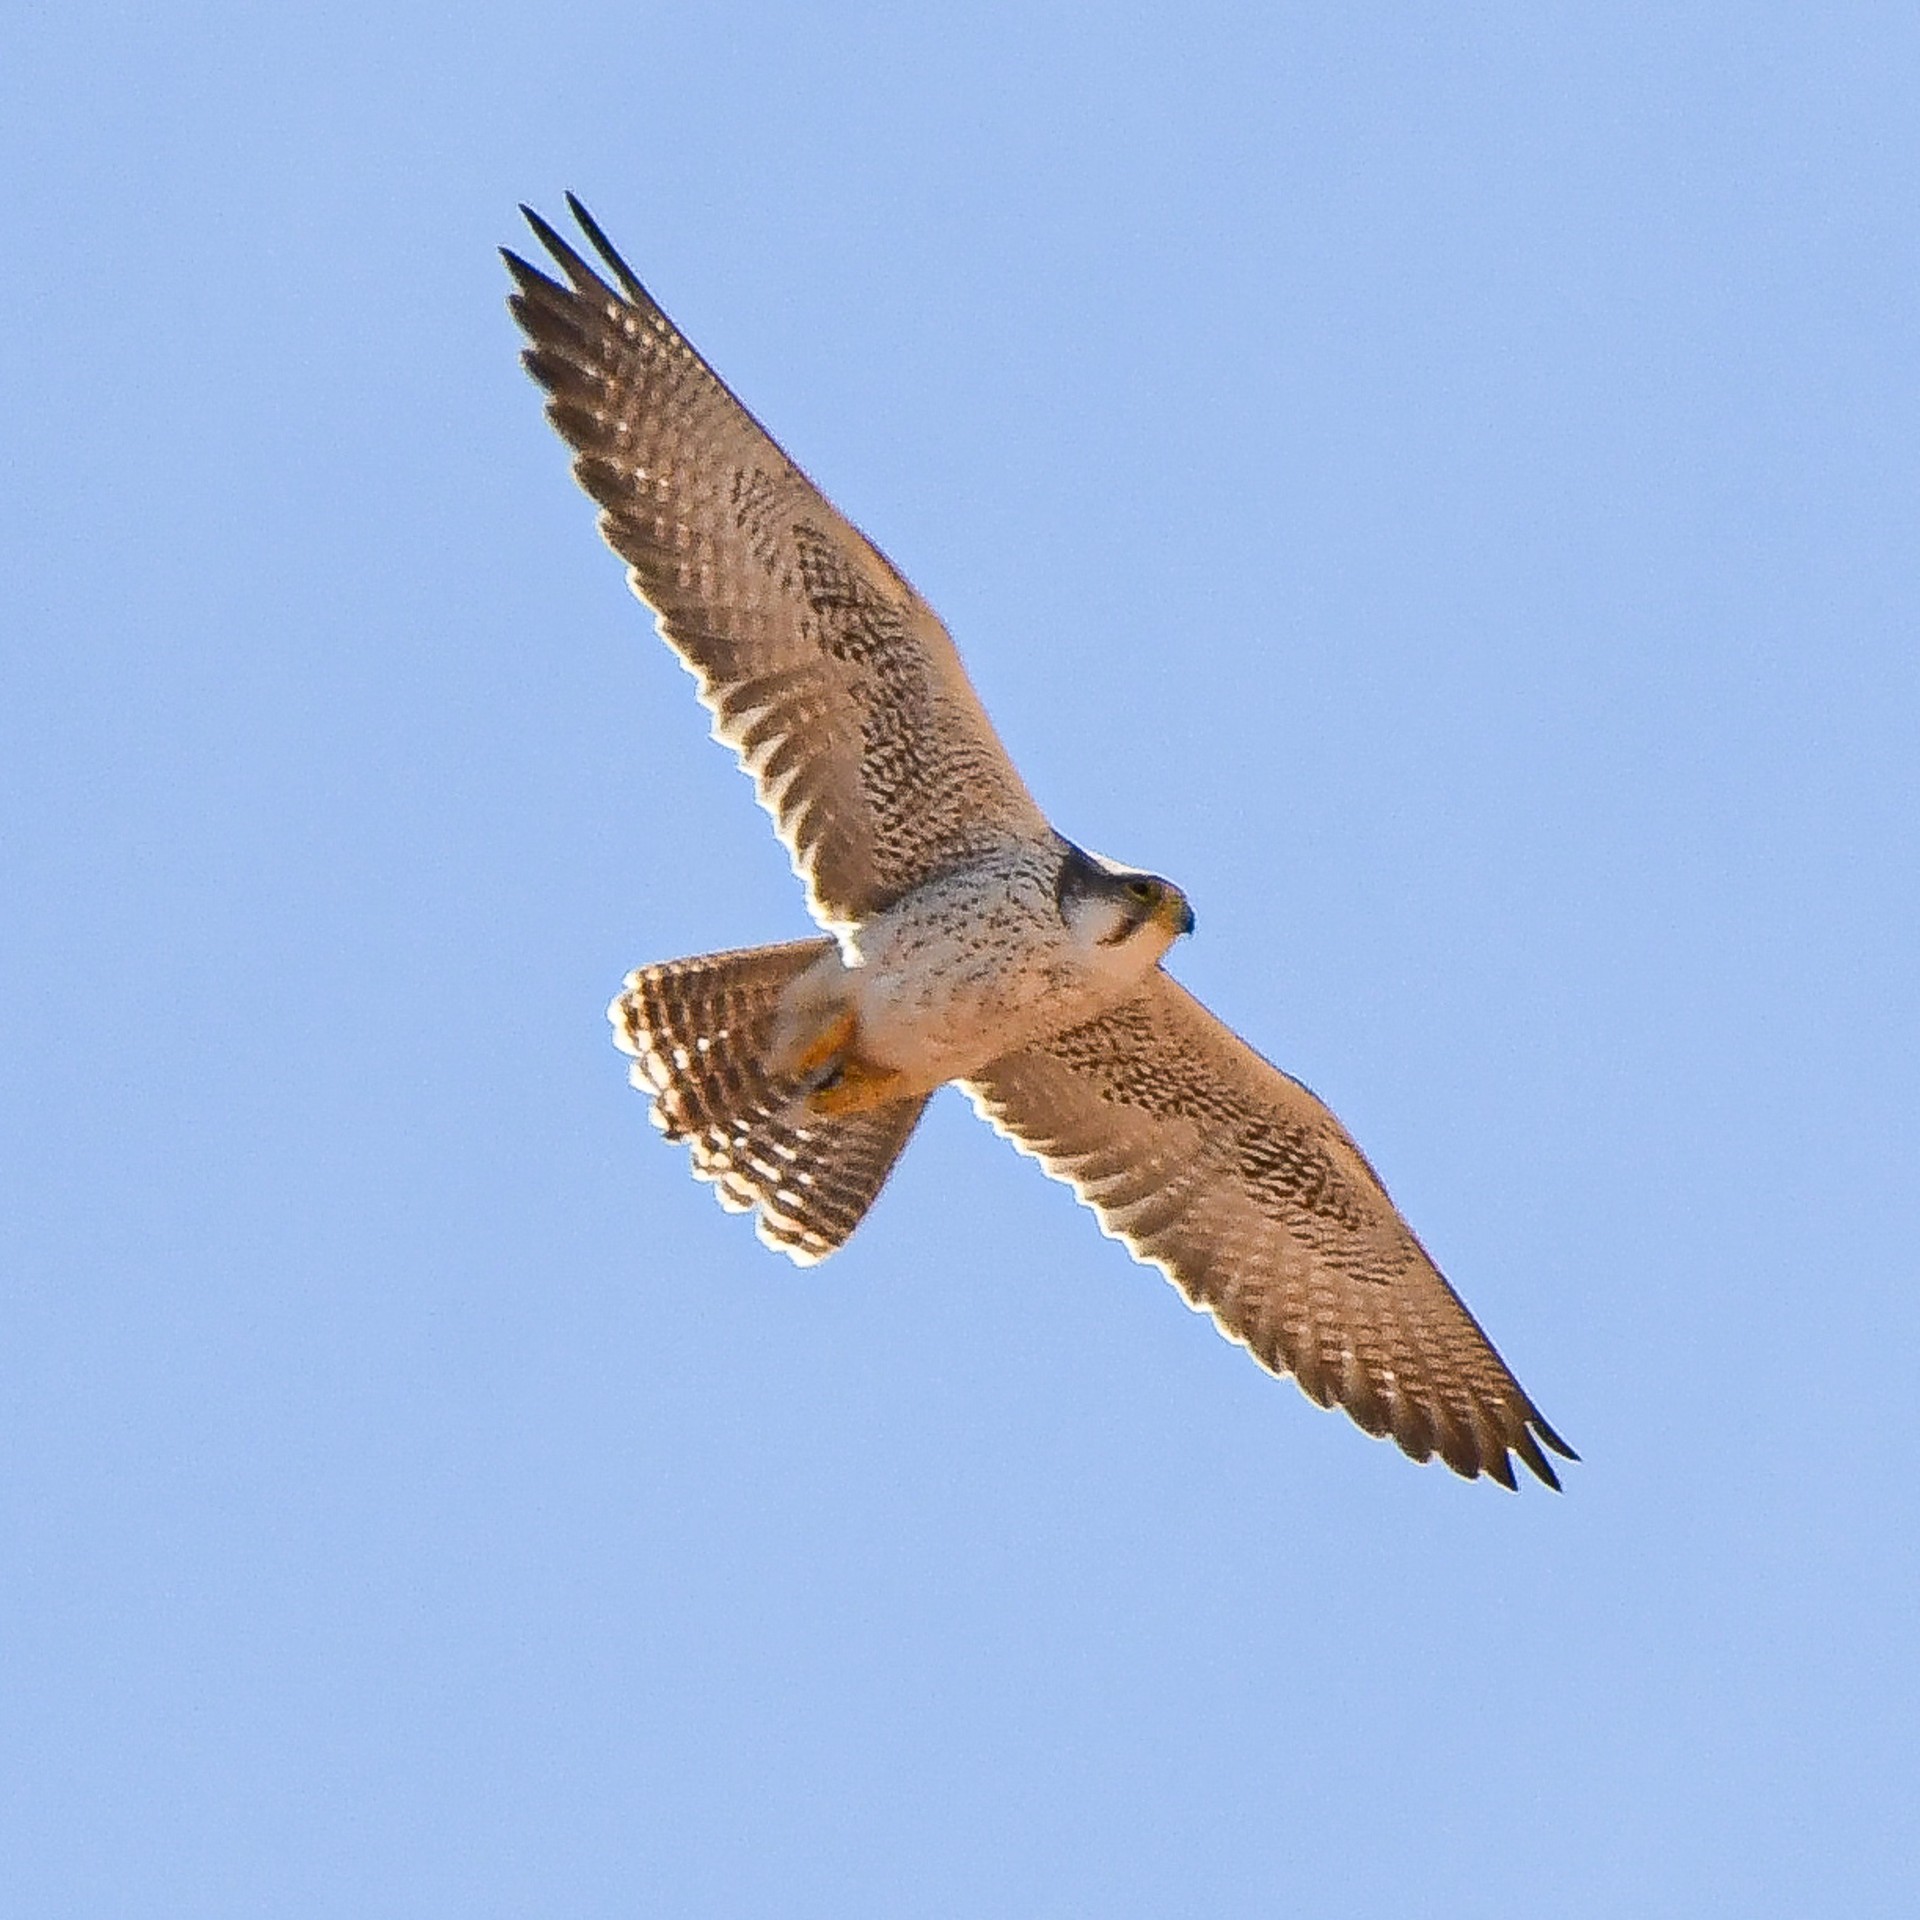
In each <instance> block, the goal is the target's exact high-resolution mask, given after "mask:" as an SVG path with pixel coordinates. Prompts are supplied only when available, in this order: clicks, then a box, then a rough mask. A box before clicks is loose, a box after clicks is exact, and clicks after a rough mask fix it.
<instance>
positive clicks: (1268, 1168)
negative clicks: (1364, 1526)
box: [967, 969, 1575, 1487]
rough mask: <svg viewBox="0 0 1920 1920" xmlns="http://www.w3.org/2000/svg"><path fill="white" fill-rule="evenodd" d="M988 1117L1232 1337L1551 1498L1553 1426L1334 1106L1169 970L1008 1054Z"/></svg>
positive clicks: (1556, 1446) (1314, 1383)
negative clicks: (1525, 1475)
mask: <svg viewBox="0 0 1920 1920" xmlns="http://www.w3.org/2000/svg"><path fill="white" fill-rule="evenodd" d="M967 1090H968V1092H969V1093H970V1094H971V1095H972V1097H973V1101H974V1104H975V1105H976V1106H977V1107H978V1108H979V1110H980V1112H981V1114H982V1115H983V1116H984V1117H985V1118H986V1119H987V1120H988V1121H989V1122H991V1123H992V1125H993V1126H994V1127H995V1128H996V1129H997V1130H998V1131H999V1132H1001V1133H1003V1134H1005V1135H1006V1136H1007V1137H1008V1138H1009V1139H1010V1140H1011V1141H1012V1142H1013V1143H1014V1145H1015V1146H1017V1147H1019V1148H1020V1149H1021V1151H1022V1152H1024V1153H1029V1154H1031V1155H1033V1157H1034V1158H1035V1159H1037V1160H1038V1161H1039V1162H1040V1163H1041V1165H1042V1166H1044V1167H1045V1168H1046V1170H1047V1171H1048V1172H1049V1173H1050V1174H1052V1175H1053V1176H1054V1177H1055V1178H1056V1179H1058V1180H1064V1181H1065V1182H1066V1183H1067V1184H1068V1185H1069V1186H1071V1187H1072V1188H1073V1190H1074V1192H1075V1193H1077V1194H1078V1195H1079V1197H1080V1198H1081V1199H1082V1200H1083V1201H1085V1203H1086V1204H1087V1205H1088V1206H1089V1207H1091V1208H1092V1209H1093V1211H1094V1212H1095V1214H1096V1215H1098V1217H1099V1220H1100V1224H1101V1226H1102V1228H1103V1229H1104V1230H1105V1231H1106V1232H1107V1233H1109V1234H1111V1235H1112V1236H1113V1237H1114V1238H1116V1239H1118V1240H1122V1241H1124V1242H1125V1243H1126V1245H1127V1246H1128V1247H1129V1248H1130V1249H1131V1250H1132V1251H1133V1253H1134V1255H1135V1256H1136V1257H1137V1258H1138V1259H1141V1260H1145V1261H1150V1262H1151V1263H1153V1264H1154V1265H1156V1266H1158V1267H1160V1268H1161V1269H1162V1270H1163V1271H1164V1272H1165V1273H1166V1274H1167V1275H1168V1277H1169V1278H1170V1279H1171V1280H1172V1281H1173V1282H1174V1284H1175V1285H1176V1286H1177V1287H1179V1289H1180V1291H1181V1292H1182V1293H1183V1294H1185V1295H1186V1297H1187V1299H1188V1301H1189V1302H1190V1303H1191V1304H1192V1305H1193V1306H1194V1307H1196V1308H1205V1309H1206V1311H1207V1312H1209V1313H1211V1314H1212V1315H1213V1317H1214V1319H1215V1320H1216V1321H1217V1322H1218V1324H1219V1327H1220V1330H1221V1331H1222V1332H1223V1333H1224V1334H1226V1335H1227V1337H1228V1338H1229V1339H1232V1340H1237V1341H1239V1342H1241V1343H1242V1344H1243V1345H1244V1346H1246V1347H1248V1348H1249V1349H1251V1351H1252V1352H1253V1354H1254V1356H1255V1358H1256V1359H1258V1360H1259V1361H1260V1362H1261V1363H1262V1364H1263V1365H1265V1366H1267V1367H1270V1368H1272V1370H1273V1371H1274V1372H1275V1373H1291V1374H1292V1375H1293V1376H1294V1378H1295V1379H1296V1380H1298V1381H1299V1383H1300V1385H1301V1386H1302V1387H1303V1388H1305V1390H1306V1391H1307V1393H1308V1394H1310V1395H1311V1396H1312V1397H1313V1398H1314V1399H1315V1400H1317V1401H1318V1402H1319V1403H1320V1404H1321V1405H1322V1406H1323V1407H1324V1406H1328V1405H1330V1404H1331V1403H1332V1402H1334V1401H1336V1400H1337V1401H1338V1402H1339V1403H1340V1404H1341V1405H1342V1406H1343V1407H1345V1408H1346V1410H1347V1411H1348V1412H1349V1413H1350V1414H1351V1415H1352V1416H1353V1417H1354V1419H1355V1420H1356V1421H1358V1422H1359V1424H1360V1425H1361V1426H1362V1427H1364V1428H1365V1429H1366V1430H1367V1432H1369V1433H1372V1434H1385V1433H1391V1434H1392V1435H1393V1437H1394V1438H1395V1439H1396V1440H1397V1441H1398V1442H1399V1443H1400V1445H1401V1446H1402V1447H1403V1448H1404V1449H1405V1450H1406V1451H1407V1452H1408V1453H1409V1454H1411V1455H1412V1456H1413V1458H1414V1459H1416V1460H1425V1459H1427V1458H1429V1457H1430V1456H1431V1455H1433V1454H1435V1453H1438V1454H1439V1455H1440V1457H1441V1458H1442V1459H1443V1460H1444V1461H1446V1463H1447V1465H1448V1466H1450V1467H1451V1468H1453V1470H1454V1471H1455V1472H1456V1473H1459V1474H1464V1475H1465V1476H1466V1477H1467V1478H1469V1479H1471V1478H1473V1477H1474V1476H1475V1475H1476V1474H1481V1473H1486V1474H1491V1475H1492V1476H1493V1478H1494V1479H1496V1480H1498V1481H1500V1482H1501V1484H1502V1485H1504V1486H1507V1487H1511V1486H1512V1485H1513V1484H1514V1477H1513V1466H1512V1463H1511V1462H1510V1461H1509V1459H1508V1457H1507V1456H1508V1453H1509V1451H1511V1452H1513V1453H1517V1454H1518V1455H1519V1456H1520V1458H1521V1459H1522V1460H1524V1461H1525V1462H1526V1463H1527V1465H1528V1466H1529V1467H1530V1468H1531V1469H1532V1470H1533V1472H1534V1473H1535V1474H1537V1475H1538V1476H1539V1477H1540V1478H1541V1479H1542V1480H1544V1481H1545V1482H1546V1483H1547V1484H1548V1485H1549V1486H1552V1487H1557V1486H1558V1485H1559V1484H1560V1482H1559V1480H1558V1478H1557V1477H1556V1476H1555V1474H1554V1471H1553V1468H1552V1467H1551V1466H1550V1465H1549V1464H1548V1462H1547V1459H1546V1456H1545V1454H1543V1453H1542V1452H1541V1445H1542V1444H1544V1445H1545V1446H1547V1447H1550V1448H1551V1449H1552V1450H1553V1451H1554V1452H1555V1453H1558V1454H1561V1455H1562V1456H1564V1457H1565V1458H1567V1459H1569V1460H1571V1459H1573V1458H1574V1457H1575V1455H1574V1454H1573V1452H1572V1450H1571V1449H1570V1448H1569V1447H1568V1446H1567V1444H1566V1442H1565V1441H1563V1440H1562V1439H1561V1438H1560V1436H1559V1435H1558V1434H1556V1433H1555V1432H1554V1430H1553V1429H1552V1428H1551V1427H1550V1426H1548V1424H1547V1423H1546V1421H1545V1420H1544V1419H1543V1418H1542V1417H1541V1414H1540V1410H1539V1408H1537V1407H1536V1406H1535V1405H1534V1404H1533V1402H1532V1401H1531V1400H1529V1399H1528V1398H1527V1396H1526V1394H1525V1393H1524V1392H1523V1391H1522V1390H1521V1387H1520V1383H1519V1382H1518V1381H1517V1380H1516V1379H1515V1378H1514V1377H1513V1375H1512V1374H1511V1373H1510V1372H1508V1370H1507V1367H1506V1363H1505V1362H1504V1361H1503V1360H1502V1359H1501V1358H1500V1356H1499V1354H1497V1353H1496V1352H1495V1351H1494V1350H1493V1347H1492V1344H1491V1343H1490V1342H1489V1341H1488V1339H1487V1336H1486V1335H1485V1334H1484V1333H1482V1332H1481V1331H1480V1328H1479V1326H1478V1325H1477V1323H1476V1322H1475V1320H1474V1318H1473V1316H1472V1315H1471V1314H1470V1313H1469V1312H1468V1311H1467V1309H1466V1307H1465V1306H1464V1305H1463V1304H1462V1303H1461V1300H1460V1297H1459V1296H1458V1295H1457V1294H1456V1293H1455V1292H1454V1291H1453V1289H1452V1288H1451V1287H1450V1286H1448V1285H1447V1283H1446V1281H1445V1280H1444V1279H1443V1278H1442V1277H1441V1275H1440V1271H1439V1269H1438V1268H1437V1267H1436V1266H1435V1265H1434V1264H1433V1262H1432V1261H1431V1260H1430V1259H1429V1258H1428V1257H1427V1253H1426V1250H1425V1248H1423V1247H1422V1246H1421V1245H1420V1243H1419V1241H1418V1240H1416V1239H1415V1238H1414V1236H1413V1231H1412V1229H1411V1228H1410V1227H1408V1225H1407V1223H1406V1222H1405V1221H1404V1220H1403V1219H1401V1217H1400V1215H1399V1213H1398V1211H1397V1210H1396V1209H1395V1207H1394V1204H1393V1202H1392V1201H1391V1200H1390V1199H1388V1197H1387V1192H1386V1189H1385V1188H1384V1187H1383V1186H1382V1185H1381V1184H1380V1181H1379V1178H1378V1176H1377V1175H1376V1174H1375V1173H1374V1171H1373V1169H1372V1168H1371V1167H1370V1166H1368V1165H1367V1162H1366V1159H1365V1157H1364V1156H1363V1155H1362V1154H1361V1152H1360V1149H1359V1148H1358V1147H1357V1146H1355V1145H1354V1143H1353V1141H1352V1140H1351V1139H1350V1138H1349V1137H1348V1135H1347V1132H1346V1130H1345V1129H1344V1128H1343V1127H1342V1126H1341V1125H1340V1123H1339V1121H1338V1120H1336V1119H1335V1118H1334V1117H1333V1115H1332V1114H1331V1113H1330V1112H1328V1110H1327V1109H1326V1107H1325V1106H1324V1105H1322V1103H1321V1102H1320V1101H1319V1100H1318V1099H1316V1098H1315V1097H1314V1095H1313V1094H1311V1093H1309V1092H1308V1091H1307V1089H1306V1088H1305V1087H1303V1086H1301V1084H1300V1083H1299V1082H1298V1081H1297V1080H1292V1079H1289V1078H1288V1077H1287V1075H1285V1074H1284V1073H1282V1072H1281V1071H1280V1070H1279V1068H1277V1067H1275V1066H1272V1065H1270V1064H1269V1063H1268V1062H1267V1061H1265V1060H1263V1059H1261V1057H1260V1056H1259V1055H1258V1054H1257V1053H1255V1052H1254V1051H1253V1049H1252V1048H1250V1047H1249V1046H1247V1044H1246V1043H1245V1042H1244V1041H1243V1040H1241V1039H1240V1038H1239V1036H1238V1035H1237V1034H1235V1033H1233V1032H1232V1031H1231V1030H1230V1029H1229V1028H1227V1027H1226V1026H1224V1025H1222V1024H1221V1022H1220V1021H1218V1020H1216V1019H1215V1018H1214V1017H1213V1015H1212V1014H1210V1013H1209V1012H1208V1011H1207V1010H1206V1008H1204V1007H1203V1006H1201V1005H1200V1003H1199V1002H1198V1001H1197V1000H1195V999H1194V998H1193V997H1192V995H1191V994H1189V993H1188V992H1187V991H1186V990H1185V989H1184V988H1183V987H1181V986H1179V985H1178V984H1176V983H1175V982H1174V981H1173V980H1171V979H1170V978H1168V976H1167V975H1166V974H1164V973H1162V972H1160V971H1158V970H1157V969H1156V970H1155V972H1154V974H1153V976H1152V977H1151V979H1150V980H1149V982H1148V984H1147V986H1146V987H1145V988H1144V989H1143V990H1142V991H1141V992H1140V993H1138V994H1136V995H1135V996H1134V997H1133V998H1132V999H1131V1000H1128V1001H1126V1002H1125V1003H1123V1004H1122V1005H1121V1006H1119V1007H1117V1008H1115V1009H1113V1010H1112V1011H1110V1012H1108V1013H1105V1014H1102V1015H1101V1016H1100V1017H1099V1018H1098V1019H1095V1020H1090V1021H1088V1022H1086V1023H1085V1024H1084V1025H1082V1026H1078V1027H1074V1028H1071V1029H1070V1030H1068V1031H1067V1032H1065V1033H1062V1034H1059V1035H1056V1036H1055V1037H1054V1038H1053V1039H1051V1040H1049V1041H1047V1042H1046V1043H1045V1044H1044V1045H1041V1046H1036V1047H1030V1048H1027V1049H1025V1050H1023V1051H1021V1052H1019V1053H1013V1054H1009V1055H1008V1056H1007V1057H1006V1058H1005V1059H1002V1060H996V1061H995V1062H994V1063H993V1065H992V1066H991V1067H989V1068H988V1069H987V1071H986V1072H984V1073H983V1074H981V1075H980V1076H979V1077H978V1078H977V1079H976V1080H974V1081H973V1082H972V1083H971V1084H970V1085H969V1086H968V1089H967Z"/></svg>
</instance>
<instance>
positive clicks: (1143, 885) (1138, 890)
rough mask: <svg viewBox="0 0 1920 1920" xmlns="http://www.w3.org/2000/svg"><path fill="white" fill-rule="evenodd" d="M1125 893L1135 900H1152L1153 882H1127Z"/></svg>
mask: <svg viewBox="0 0 1920 1920" xmlns="http://www.w3.org/2000/svg"><path fill="white" fill-rule="evenodd" d="M1127 891H1128V892H1129V893H1130V894H1132V895H1133V897H1134V898H1135V899H1136V900H1151V899H1152V898H1153V882H1152V881H1151V880H1129V881H1128V882H1127Z"/></svg>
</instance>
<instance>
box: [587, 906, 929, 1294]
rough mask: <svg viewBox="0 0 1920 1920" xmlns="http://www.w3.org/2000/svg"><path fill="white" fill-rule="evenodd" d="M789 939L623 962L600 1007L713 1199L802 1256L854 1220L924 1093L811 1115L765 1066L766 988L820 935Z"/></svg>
mask: <svg viewBox="0 0 1920 1920" xmlns="http://www.w3.org/2000/svg"><path fill="white" fill-rule="evenodd" d="M831 944H832V943H831V941H828V940H796V941H793V942H791V943H790V944H788V945H785V946H777V947H751V948H747V949H745V950H744V951H741V952H737V953H711V954H704V955H701V956H700V957H699V958H697V959H692V960H669V961H668V962H666V963H665V964H664V965H662V966H657V967H642V968H640V969H639V970H638V971H637V972H635V973H630V974H628V976H627V983H626V988H625V990H624V991H623V992H622V993H621V994H620V996H619V998H618V999H616V1000H615V1001H614V1003H613V1005H612V1006H610V1007H609V1008H608V1009H607V1017H608V1019H610V1020H611V1021H612V1022H613V1035H614V1041H615V1043H616V1044H617V1045H618V1046H619V1048H620V1049H621V1051H622V1052H623V1053H628V1054H631V1055H632V1056H633V1067H632V1069H631V1074H630V1077H631V1079H632V1081H633V1084H634V1085H635V1086H636V1087H638V1088H639V1089H640V1091H641V1092H642V1093H649V1094H651V1095H652V1096H653V1123H654V1125H655V1126H657V1127H658V1128H659V1129H660V1131H661V1132H662V1133H664V1134H665V1135H666V1136H667V1138H668V1139H669V1140H684V1141H685V1142H686V1143H687V1146H688V1148H689V1149H690V1150H691V1152H692V1155H693V1171H694V1173H695V1174H696V1176H698V1178H700V1179H702V1180H710V1181H712V1182H713V1185H714V1194H715V1198H717V1199H718V1200H719V1202H720V1204H721V1205H722V1206H723V1207H726V1208H727V1209H729V1210H730V1211H732V1212H736V1213H744V1212H746V1211H748V1210H749V1209H752V1210H754V1211H755V1212H757V1214H758V1215H759V1218H758V1220H757V1221H756V1223H755V1225H756V1228H757V1231H758V1232H759V1235H760V1238H761V1239H762V1240H764V1241H765V1242H766V1243H767V1244H768V1245H769V1246H771V1247H777V1248H779V1250H780V1251H781V1252H782V1253H784V1254H786V1255H788V1256H789V1258H791V1259H793V1260H795V1261H797V1262H798V1263H799V1264H800V1265H802V1266H811V1265H812V1264H813V1262H814V1261H816V1260H823V1259H825V1258H826V1256H827V1255H828V1254H830V1253H831V1252H833V1250H834V1249H835V1248H836V1247H838V1246H840V1245H841V1243H842V1242H843V1241H845V1240H846V1238H847V1236H848V1235H849V1234H850V1233H852V1231H853V1230H854V1228H855V1227H857V1226H858V1225H859V1224H860V1221H861V1219H862V1218H863V1217H864V1215H865V1214H866V1211H867V1209H868V1208H869V1207H871V1206H872V1205H873V1202H874V1199H875V1197H876V1196H877V1195H878V1194H879V1191H880V1189H881V1187H882V1185H883V1184H884V1183H885V1181H886V1178H887V1175H888V1174H889V1173H890V1172H892V1170H893V1163H894V1162H895V1161H896V1160H897V1159H898V1158H899V1157H900V1150H901V1148H902V1147H904V1146H905V1145H906V1144H907V1136H908V1135H909V1134H911V1133H912V1132H913V1129H914V1124H915V1122H917V1121H918V1120H919V1118H920V1114H921V1110H922V1109H923V1108H924V1107H925V1106H926V1104H927V1096H926V1095H924V1094H917V1095H915V1096H914V1097H913V1098H911V1099H907V1100H897V1101H894V1102H892V1103H891V1104H890V1105H887V1106H883V1107H875V1108H873V1109H871V1110H870V1111H868V1112H864V1113H855V1114H850V1115H847V1116H845V1117H842V1118H836V1119H830V1120H829V1119H819V1118H816V1117H815V1116H813V1115H811V1114H808V1113H806V1112H804V1111H803V1110H802V1109H801V1108H800V1106H799V1099H800V1088H799V1086H798V1084H797V1083H796V1082H795V1081H793V1080H792V1079H789V1078H786V1077H783V1076H781V1075H778V1074H776V1073H775V1072H773V1070H772V1069H771V1067H770V1066H769V1064H768V1047H769V1043H770V1041H771V1038H772V1029H773V1022H774V1017H775V1014H776V1012H777V1011H778V1008H779V1003H780V996H781V994H782V992H783V991H784V990H785V989H786V987H787V985H788V983H789V982H790V981H792V980H794V979H796V978H797V977H798V976H799V975H800V974H801V973H803V972H804V971H805V970H806V969H807V968H808V967H809V966H811V965H812V964H813V962H814V961H815V960H817V959H818V958H819V957H820V955H821V954H822V953H824V952H825V951H826V950H827V948H828V947H829V946H830V945H831Z"/></svg>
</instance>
